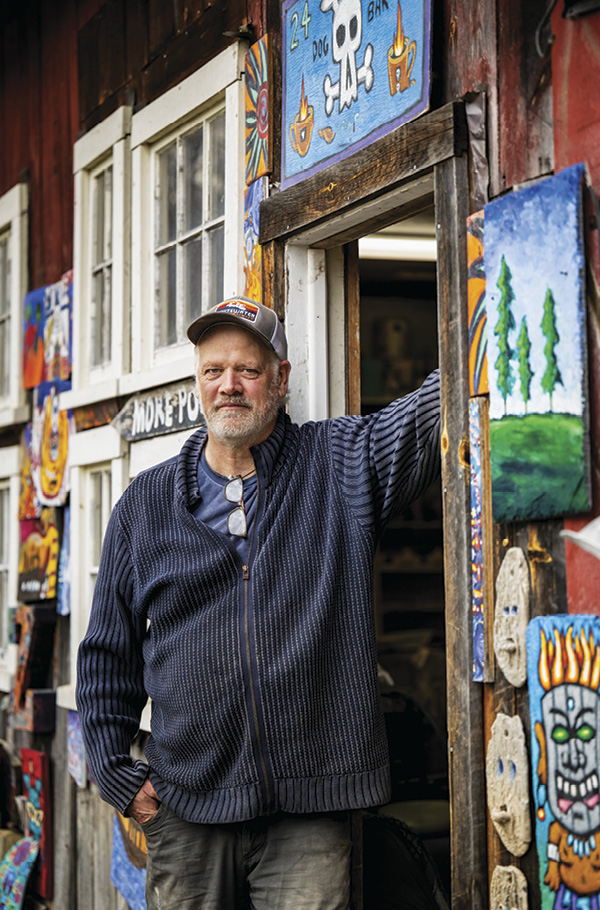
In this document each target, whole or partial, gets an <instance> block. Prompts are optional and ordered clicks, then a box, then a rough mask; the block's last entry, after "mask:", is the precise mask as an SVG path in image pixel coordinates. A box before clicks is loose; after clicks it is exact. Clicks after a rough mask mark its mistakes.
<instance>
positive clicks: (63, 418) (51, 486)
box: [31, 381, 73, 506]
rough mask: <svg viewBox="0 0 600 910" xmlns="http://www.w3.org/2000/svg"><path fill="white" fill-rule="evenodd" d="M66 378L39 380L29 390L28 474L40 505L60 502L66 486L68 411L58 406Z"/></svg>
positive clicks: (70, 422) (64, 499) (68, 486)
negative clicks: (30, 405)
mask: <svg viewBox="0 0 600 910" xmlns="http://www.w3.org/2000/svg"><path fill="white" fill-rule="evenodd" d="M70 388H71V383H70V381H55V382H43V383H41V384H40V385H39V386H37V387H36V389H35V390H34V393H33V415H32V416H33V420H32V431H31V474H32V477H33V485H34V488H35V495H36V498H37V500H38V502H40V503H41V504H42V505H45V506H61V505H64V503H65V501H66V499H67V495H68V493H69V489H70V471H69V435H70V433H71V432H72V427H71V424H72V420H73V418H72V414H71V412H70V411H65V410H60V409H59V397H58V396H59V395H60V393H61V392H66V391H67V390H68V389H70Z"/></svg>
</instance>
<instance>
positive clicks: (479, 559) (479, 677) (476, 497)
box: [469, 398, 485, 682]
mask: <svg viewBox="0 0 600 910" xmlns="http://www.w3.org/2000/svg"><path fill="white" fill-rule="evenodd" d="M469 439H470V466H469V470H470V475H471V597H472V601H471V603H472V610H473V682H483V672H484V664H485V658H484V653H485V642H484V588H483V518H482V500H483V481H482V477H481V424H480V420H479V406H478V402H477V400H476V399H473V398H471V399H470V400H469Z"/></svg>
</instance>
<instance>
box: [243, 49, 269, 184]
mask: <svg viewBox="0 0 600 910" xmlns="http://www.w3.org/2000/svg"><path fill="white" fill-rule="evenodd" d="M272 71H273V67H272V63H271V47H270V42H269V36H268V35H264V36H263V37H262V38H261V39H260V41H257V42H256V44H253V45H252V47H251V48H250V50H249V51H248V53H247V54H246V60H245V66H244V75H245V83H246V91H245V100H246V104H245V107H246V184H247V185H248V186H249V185H250V184H251V183H253V182H254V181H255V180H256V179H257V178H259V177H263V176H265V175H266V174H270V173H271V171H272V170H273V142H272V139H271V135H270V132H271V122H272V113H271V112H272V108H273V87H272V81H271V80H272V76H271V74H272Z"/></svg>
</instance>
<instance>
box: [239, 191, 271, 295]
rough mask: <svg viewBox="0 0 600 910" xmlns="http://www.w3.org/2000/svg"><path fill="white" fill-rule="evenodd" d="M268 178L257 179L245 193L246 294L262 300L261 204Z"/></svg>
mask: <svg viewBox="0 0 600 910" xmlns="http://www.w3.org/2000/svg"><path fill="white" fill-rule="evenodd" d="M266 192H267V181H266V179H264V178H263V179H260V180H255V181H254V183H251V184H250V186H249V187H248V188H247V190H246V193H245V195H244V274H245V276H246V286H245V288H244V296H245V297H249V298H250V300H256V301H257V302H258V303H261V302H262V248H261V246H260V244H259V242H258V235H259V218H260V204H261V202H262V201H263V199H264V198H265V196H266Z"/></svg>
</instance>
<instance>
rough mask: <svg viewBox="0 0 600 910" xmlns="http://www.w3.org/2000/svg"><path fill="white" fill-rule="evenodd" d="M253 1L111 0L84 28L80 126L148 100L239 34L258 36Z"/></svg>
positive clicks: (256, 4)
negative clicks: (120, 106)
mask: <svg viewBox="0 0 600 910" xmlns="http://www.w3.org/2000/svg"><path fill="white" fill-rule="evenodd" d="M263 5H264V3H260V2H253V3H251V4H250V6H251V11H252V15H249V12H248V4H247V2H246V0H229V2H227V3H210V2H208V0H192V2H189V0H185V2H184V0H170V2H165V0H146V2H144V0H107V2H106V3H104V5H103V6H102V7H101V8H100V9H99V10H98V11H97V13H96V14H95V15H94V16H93V17H92V18H91V19H90V20H89V21H88V22H87V23H86V24H85V26H84V27H83V28H82V29H81V31H80V32H79V90H80V128H81V130H83V131H87V130H88V129H89V128H90V127H92V126H94V125H95V124H96V123H98V122H100V121H101V120H103V119H104V118H105V117H106V116H107V115H108V114H109V113H111V112H112V111H113V110H115V109H116V108H117V107H119V105H122V104H131V105H134V106H138V107H139V106H142V105H144V104H147V103H148V102H149V101H153V100H154V99H155V98H157V97H158V96H159V95H162V94H163V92H165V91H166V90H167V89H169V88H171V87H172V86H174V85H176V84H177V83H178V82H180V81H181V80H182V79H184V78H185V77H186V76H189V75H190V73H192V72H194V71H195V70H197V69H199V67H201V66H203V65H204V64H205V63H207V62H208V61H209V60H211V59H212V57H214V56H215V55H216V54H218V53H219V51H221V50H223V49H224V48H226V47H227V46H228V45H230V44H231V42H232V41H235V40H236V37H235V36H237V35H239V36H240V37H244V36H247V37H248V38H249V39H251V40H253V39H254V36H255V34H257V33H260V32H261V31H262V27H261V23H257V24H256V26H255V27H254V28H253V29H252V28H249V25H248V23H249V19H252V21H253V23H254V21H255V20H254V17H255V16H256V15H257V14H259V13H260V12H261V10H262V6H263Z"/></svg>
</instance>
